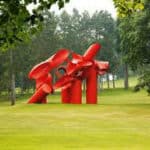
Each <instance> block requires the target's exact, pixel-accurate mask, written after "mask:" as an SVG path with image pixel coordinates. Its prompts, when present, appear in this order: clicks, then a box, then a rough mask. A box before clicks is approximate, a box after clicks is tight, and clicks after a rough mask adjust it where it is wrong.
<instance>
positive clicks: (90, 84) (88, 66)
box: [28, 43, 109, 104]
mask: <svg viewBox="0 0 150 150" xmlns="http://www.w3.org/2000/svg"><path fill="white" fill-rule="evenodd" d="M100 48H101V45H100V44H99V43H95V44H92V45H91V46H90V47H89V48H88V49H87V51H86V52H85V53H84V55H83V56H81V55H79V54H76V53H74V52H71V51H69V50H67V49H61V50H59V51H58V52H57V53H55V54H54V55H53V56H51V57H50V58H48V59H47V60H46V61H44V62H41V63H40V64H38V65H36V66H35V67H33V69H32V70H31V71H30V73H29V78H30V79H35V80H36V91H35V93H34V95H33V96H32V97H31V98H30V99H29V101H28V103H46V102H47V100H46V96H47V95H48V94H49V93H53V91H54V90H56V89H58V88H61V97H62V103H71V104H81V103H82V80H84V79H85V80H86V103H87V104H96V103H97V76H98V75H103V74H105V73H106V72H107V70H108V69H109V63H108V62H104V61H97V60H94V57H95V56H96V54H97V53H98V52H99V50H100ZM69 54H71V55H72V59H71V60H70V57H69ZM63 63H66V65H65V66H64V65H63V66H60V65H61V64H63ZM57 67H58V68H57ZM52 69H56V71H55V73H56V76H57V78H58V80H57V81H56V82H55V83H54V84H52V76H51V75H50V74H49V72H50V71H51V70H52ZM61 71H63V72H64V73H62V72H61Z"/></svg>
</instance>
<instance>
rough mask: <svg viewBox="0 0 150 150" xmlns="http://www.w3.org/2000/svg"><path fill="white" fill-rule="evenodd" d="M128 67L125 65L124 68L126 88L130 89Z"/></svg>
mask: <svg viewBox="0 0 150 150" xmlns="http://www.w3.org/2000/svg"><path fill="white" fill-rule="evenodd" d="M128 76H129V74H128V65H127V64H125V66H124V88H125V89H128V88H129V82H128Z"/></svg>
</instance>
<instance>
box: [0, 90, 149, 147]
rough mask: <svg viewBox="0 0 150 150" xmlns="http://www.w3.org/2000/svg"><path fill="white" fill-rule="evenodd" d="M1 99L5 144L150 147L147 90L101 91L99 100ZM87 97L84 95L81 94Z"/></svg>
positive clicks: (0, 142) (0, 132)
mask: <svg viewBox="0 0 150 150" xmlns="http://www.w3.org/2000/svg"><path fill="white" fill-rule="evenodd" d="M27 98H28V96H25V97H21V98H18V101H17V104H16V105H15V106H13V107H12V106H9V103H8V102H4V101H2V102H1V103H0V149H1V150H149V149H150V97H148V96H147V94H146V93H145V92H144V91H141V92H139V93H133V92H132V90H128V91H125V90H123V89H115V90H112V89H110V90H104V91H101V92H100V96H99V98H98V99H99V103H98V105H86V104H83V105H71V104H70V105H69V104H68V105H67V104H66V105H65V104H60V96H59V95H58V94H56V95H53V96H49V103H48V104H46V105H45V104H44V105H39V104H34V105H27V104H26V100H27ZM83 98H84V99H85V96H84V97H83Z"/></svg>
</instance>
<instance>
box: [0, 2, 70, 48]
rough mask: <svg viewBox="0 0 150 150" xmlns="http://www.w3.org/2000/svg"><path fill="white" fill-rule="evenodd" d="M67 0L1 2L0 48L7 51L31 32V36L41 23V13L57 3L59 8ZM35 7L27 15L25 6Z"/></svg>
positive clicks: (27, 11)
mask: <svg viewBox="0 0 150 150" xmlns="http://www.w3.org/2000/svg"><path fill="white" fill-rule="evenodd" d="M68 1H69V0H46V1H45V0H40V1H37V0H24V1H23V0H9V1H8V0H1V1H0V33H1V34H0V48H1V50H7V49H8V48H12V47H14V46H15V45H16V44H18V42H22V41H24V40H25V39H26V38H27V37H29V36H28V34H29V33H30V32H31V33H32V34H33V33H35V32H36V30H38V28H39V27H40V22H41V21H43V19H44V16H43V14H42V13H43V11H44V10H46V9H50V7H51V5H53V4H55V3H57V5H58V6H59V8H62V7H63V6H64V3H65V2H68ZM30 4H34V5H37V4H38V6H37V7H35V8H34V9H33V10H32V13H29V10H28V9H27V6H28V5H30Z"/></svg>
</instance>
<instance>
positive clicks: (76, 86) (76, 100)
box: [71, 79, 82, 104]
mask: <svg viewBox="0 0 150 150" xmlns="http://www.w3.org/2000/svg"><path fill="white" fill-rule="evenodd" d="M71 103H72V104H81V103H82V81H81V80H78V79H75V81H74V82H73V84H72V86H71Z"/></svg>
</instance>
